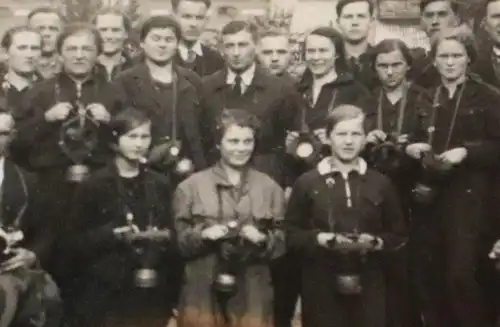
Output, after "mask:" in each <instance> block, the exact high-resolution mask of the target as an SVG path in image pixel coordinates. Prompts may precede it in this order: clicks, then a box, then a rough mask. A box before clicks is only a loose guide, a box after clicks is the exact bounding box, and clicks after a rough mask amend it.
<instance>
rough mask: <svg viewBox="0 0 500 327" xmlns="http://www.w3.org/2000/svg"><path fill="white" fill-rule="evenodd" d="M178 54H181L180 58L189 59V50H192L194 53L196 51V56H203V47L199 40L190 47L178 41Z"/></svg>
mask: <svg viewBox="0 0 500 327" xmlns="http://www.w3.org/2000/svg"><path fill="white" fill-rule="evenodd" d="M178 49H179V50H178V51H179V55H180V56H181V58H182V60H188V59H189V50H193V51H194V53H196V55H197V56H200V57H202V56H203V48H202V47H201V42H200V41H196V43H195V44H193V46H192V47H191V48H188V46H187V45H186V44H185V43H184V42H181V43H179V48H178Z"/></svg>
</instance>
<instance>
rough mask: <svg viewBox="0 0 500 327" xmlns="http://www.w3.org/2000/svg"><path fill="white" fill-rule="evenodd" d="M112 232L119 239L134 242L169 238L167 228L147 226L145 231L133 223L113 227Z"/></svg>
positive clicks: (157, 240)
mask: <svg viewBox="0 0 500 327" xmlns="http://www.w3.org/2000/svg"><path fill="white" fill-rule="evenodd" d="M113 234H114V235H115V236H117V237H118V238H120V239H124V240H126V241H128V242H135V241H141V240H150V241H155V242H161V241H165V240H168V239H170V234H171V233H170V230H168V229H158V228H149V229H146V230H145V231H141V230H140V229H139V227H137V226H136V225H134V224H130V225H126V226H121V227H116V228H114V229H113Z"/></svg>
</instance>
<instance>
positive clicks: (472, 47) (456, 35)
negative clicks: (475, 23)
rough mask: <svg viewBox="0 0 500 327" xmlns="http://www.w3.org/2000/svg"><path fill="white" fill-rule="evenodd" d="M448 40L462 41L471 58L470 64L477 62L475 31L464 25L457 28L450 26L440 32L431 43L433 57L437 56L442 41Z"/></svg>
mask: <svg viewBox="0 0 500 327" xmlns="http://www.w3.org/2000/svg"><path fill="white" fill-rule="evenodd" d="M446 40H455V41H457V42H459V43H461V44H462V45H463V46H464V48H465V51H466V52H467V55H468V56H469V58H470V64H473V63H474V62H475V60H476V58H477V45H476V38H475V37H474V34H473V32H472V31H471V30H470V29H468V28H466V27H465V26H463V25H462V26H459V27H455V28H448V29H445V30H443V31H442V32H441V33H439V35H438V37H437V38H436V39H435V40H434V41H433V42H432V45H431V50H430V56H431V58H433V59H435V58H436V52H437V48H438V46H439V45H440V44H441V42H443V41H446Z"/></svg>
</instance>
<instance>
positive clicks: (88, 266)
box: [66, 165, 182, 327]
mask: <svg viewBox="0 0 500 327" xmlns="http://www.w3.org/2000/svg"><path fill="white" fill-rule="evenodd" d="M172 192H173V185H172V183H171V181H169V179H168V178H167V177H166V176H164V175H160V174H158V173H155V172H153V171H150V170H141V171H140V174H139V175H138V176H137V177H134V178H123V177H120V176H119V175H118V173H117V171H116V168H115V166H114V165H110V166H109V167H106V168H104V169H102V170H100V171H98V172H96V173H95V174H94V175H92V176H91V177H90V179H88V180H87V181H86V182H84V183H83V184H81V185H80V187H79V189H78V190H77V193H76V197H75V201H74V205H73V214H72V216H71V217H72V219H71V221H70V222H68V224H69V225H70V226H69V227H68V236H69V238H68V241H67V242H66V243H67V244H68V248H69V250H68V251H71V255H72V260H71V262H70V266H71V269H70V270H69V273H70V274H71V275H72V276H73V278H74V281H75V284H77V289H76V291H75V292H74V303H75V307H74V312H73V317H72V320H73V322H74V323H75V326H82V327H83V326H84V327H91V326H103V325H104V326H141V327H142V326H162V327H163V326H165V325H166V323H167V322H168V320H169V318H170V317H171V315H172V309H173V308H174V307H175V305H176V303H177V299H178V294H179V290H180V287H181V276H182V264H181V261H180V259H179V256H178V254H177V251H176V246H175V244H176V237H175V230H174V225H173V223H174V222H173V215H172V211H171V199H172ZM127 212H130V213H132V215H133V217H134V223H135V224H136V225H137V226H138V227H139V228H140V229H141V230H144V229H145V227H146V226H148V225H149V223H150V222H151V221H152V222H153V223H152V225H153V226H156V227H158V228H159V229H164V228H167V229H170V230H171V232H172V238H171V240H170V241H165V242H164V243H158V245H157V247H155V248H154V249H160V250H159V251H160V252H159V253H156V254H155V257H154V261H151V262H155V264H153V265H152V267H155V269H156V270H157V271H158V276H159V280H158V286H156V287H154V288H140V287H137V286H135V282H134V273H135V272H136V270H137V269H138V268H139V267H140V263H139V262H140V260H139V258H140V256H137V255H136V252H135V247H133V246H131V245H130V244H129V243H128V242H126V241H125V240H123V239H119V238H117V237H115V236H114V234H113V228H115V227H119V226H124V225H126V213H127ZM150 253H152V252H149V251H147V252H145V254H144V255H143V256H142V257H145V256H146V255H148V254H150Z"/></svg>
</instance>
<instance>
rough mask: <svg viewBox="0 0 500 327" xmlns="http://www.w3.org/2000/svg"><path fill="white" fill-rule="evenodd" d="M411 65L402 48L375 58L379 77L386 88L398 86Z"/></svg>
mask: <svg viewBox="0 0 500 327" xmlns="http://www.w3.org/2000/svg"><path fill="white" fill-rule="evenodd" d="M408 69H409V66H408V64H407V63H406V60H405V58H404V56H403V54H402V53H401V51H400V50H396V51H392V52H389V53H381V54H379V55H378V56H377V59H376V60H375V70H376V71H377V75H378V78H379V79H380V81H381V82H382V85H384V86H385V87H386V88H390V89H393V88H396V87H398V86H399V85H401V83H402V82H403V81H404V80H405V77H406V73H407V72H408Z"/></svg>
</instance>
